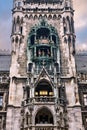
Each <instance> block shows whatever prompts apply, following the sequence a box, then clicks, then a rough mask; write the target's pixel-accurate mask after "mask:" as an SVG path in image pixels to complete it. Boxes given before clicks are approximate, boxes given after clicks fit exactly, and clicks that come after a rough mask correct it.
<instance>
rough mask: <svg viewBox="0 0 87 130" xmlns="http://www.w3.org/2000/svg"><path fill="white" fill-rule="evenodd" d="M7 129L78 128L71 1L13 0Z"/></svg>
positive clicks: (79, 114) (79, 129)
mask: <svg viewBox="0 0 87 130" xmlns="http://www.w3.org/2000/svg"><path fill="white" fill-rule="evenodd" d="M12 15H13V22H12V35H11V40H12V53H11V54H12V61H11V68H10V89H9V101H8V102H9V104H8V109H7V122H6V130H83V128H82V119H81V108H80V104H79V99H78V86H77V81H76V68H75V32H74V20H73V15H74V10H73V7H72V1H71V0H14V2H13V10H12Z"/></svg>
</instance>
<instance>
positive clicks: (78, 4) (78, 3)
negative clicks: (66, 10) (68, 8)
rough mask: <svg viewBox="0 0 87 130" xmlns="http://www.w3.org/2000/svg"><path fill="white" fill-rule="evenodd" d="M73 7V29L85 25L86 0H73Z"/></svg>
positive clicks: (86, 23) (86, 19)
mask: <svg viewBox="0 0 87 130" xmlns="http://www.w3.org/2000/svg"><path fill="white" fill-rule="evenodd" d="M73 5H74V9H75V29H76V30H77V31H79V30H81V29H83V28H85V27H87V0H73Z"/></svg>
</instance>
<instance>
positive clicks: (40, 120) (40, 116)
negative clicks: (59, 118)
mask: <svg viewBox="0 0 87 130" xmlns="http://www.w3.org/2000/svg"><path fill="white" fill-rule="evenodd" d="M35 124H54V122H53V115H52V113H51V112H50V111H49V110H48V109H47V108H42V109H40V110H39V111H38V112H37V114H36V117H35Z"/></svg>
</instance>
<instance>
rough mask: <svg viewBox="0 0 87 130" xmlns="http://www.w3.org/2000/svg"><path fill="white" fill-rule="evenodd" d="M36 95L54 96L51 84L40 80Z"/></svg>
mask: <svg viewBox="0 0 87 130" xmlns="http://www.w3.org/2000/svg"><path fill="white" fill-rule="evenodd" d="M35 96H53V90H52V87H51V85H50V84H49V83H48V82H47V81H45V80H42V81H41V82H39V83H38V85H37V87H36V89H35Z"/></svg>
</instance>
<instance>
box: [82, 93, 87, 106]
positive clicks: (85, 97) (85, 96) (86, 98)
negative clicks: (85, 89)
mask: <svg viewBox="0 0 87 130" xmlns="http://www.w3.org/2000/svg"><path fill="white" fill-rule="evenodd" d="M83 98H84V105H87V94H84V95H83Z"/></svg>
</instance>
